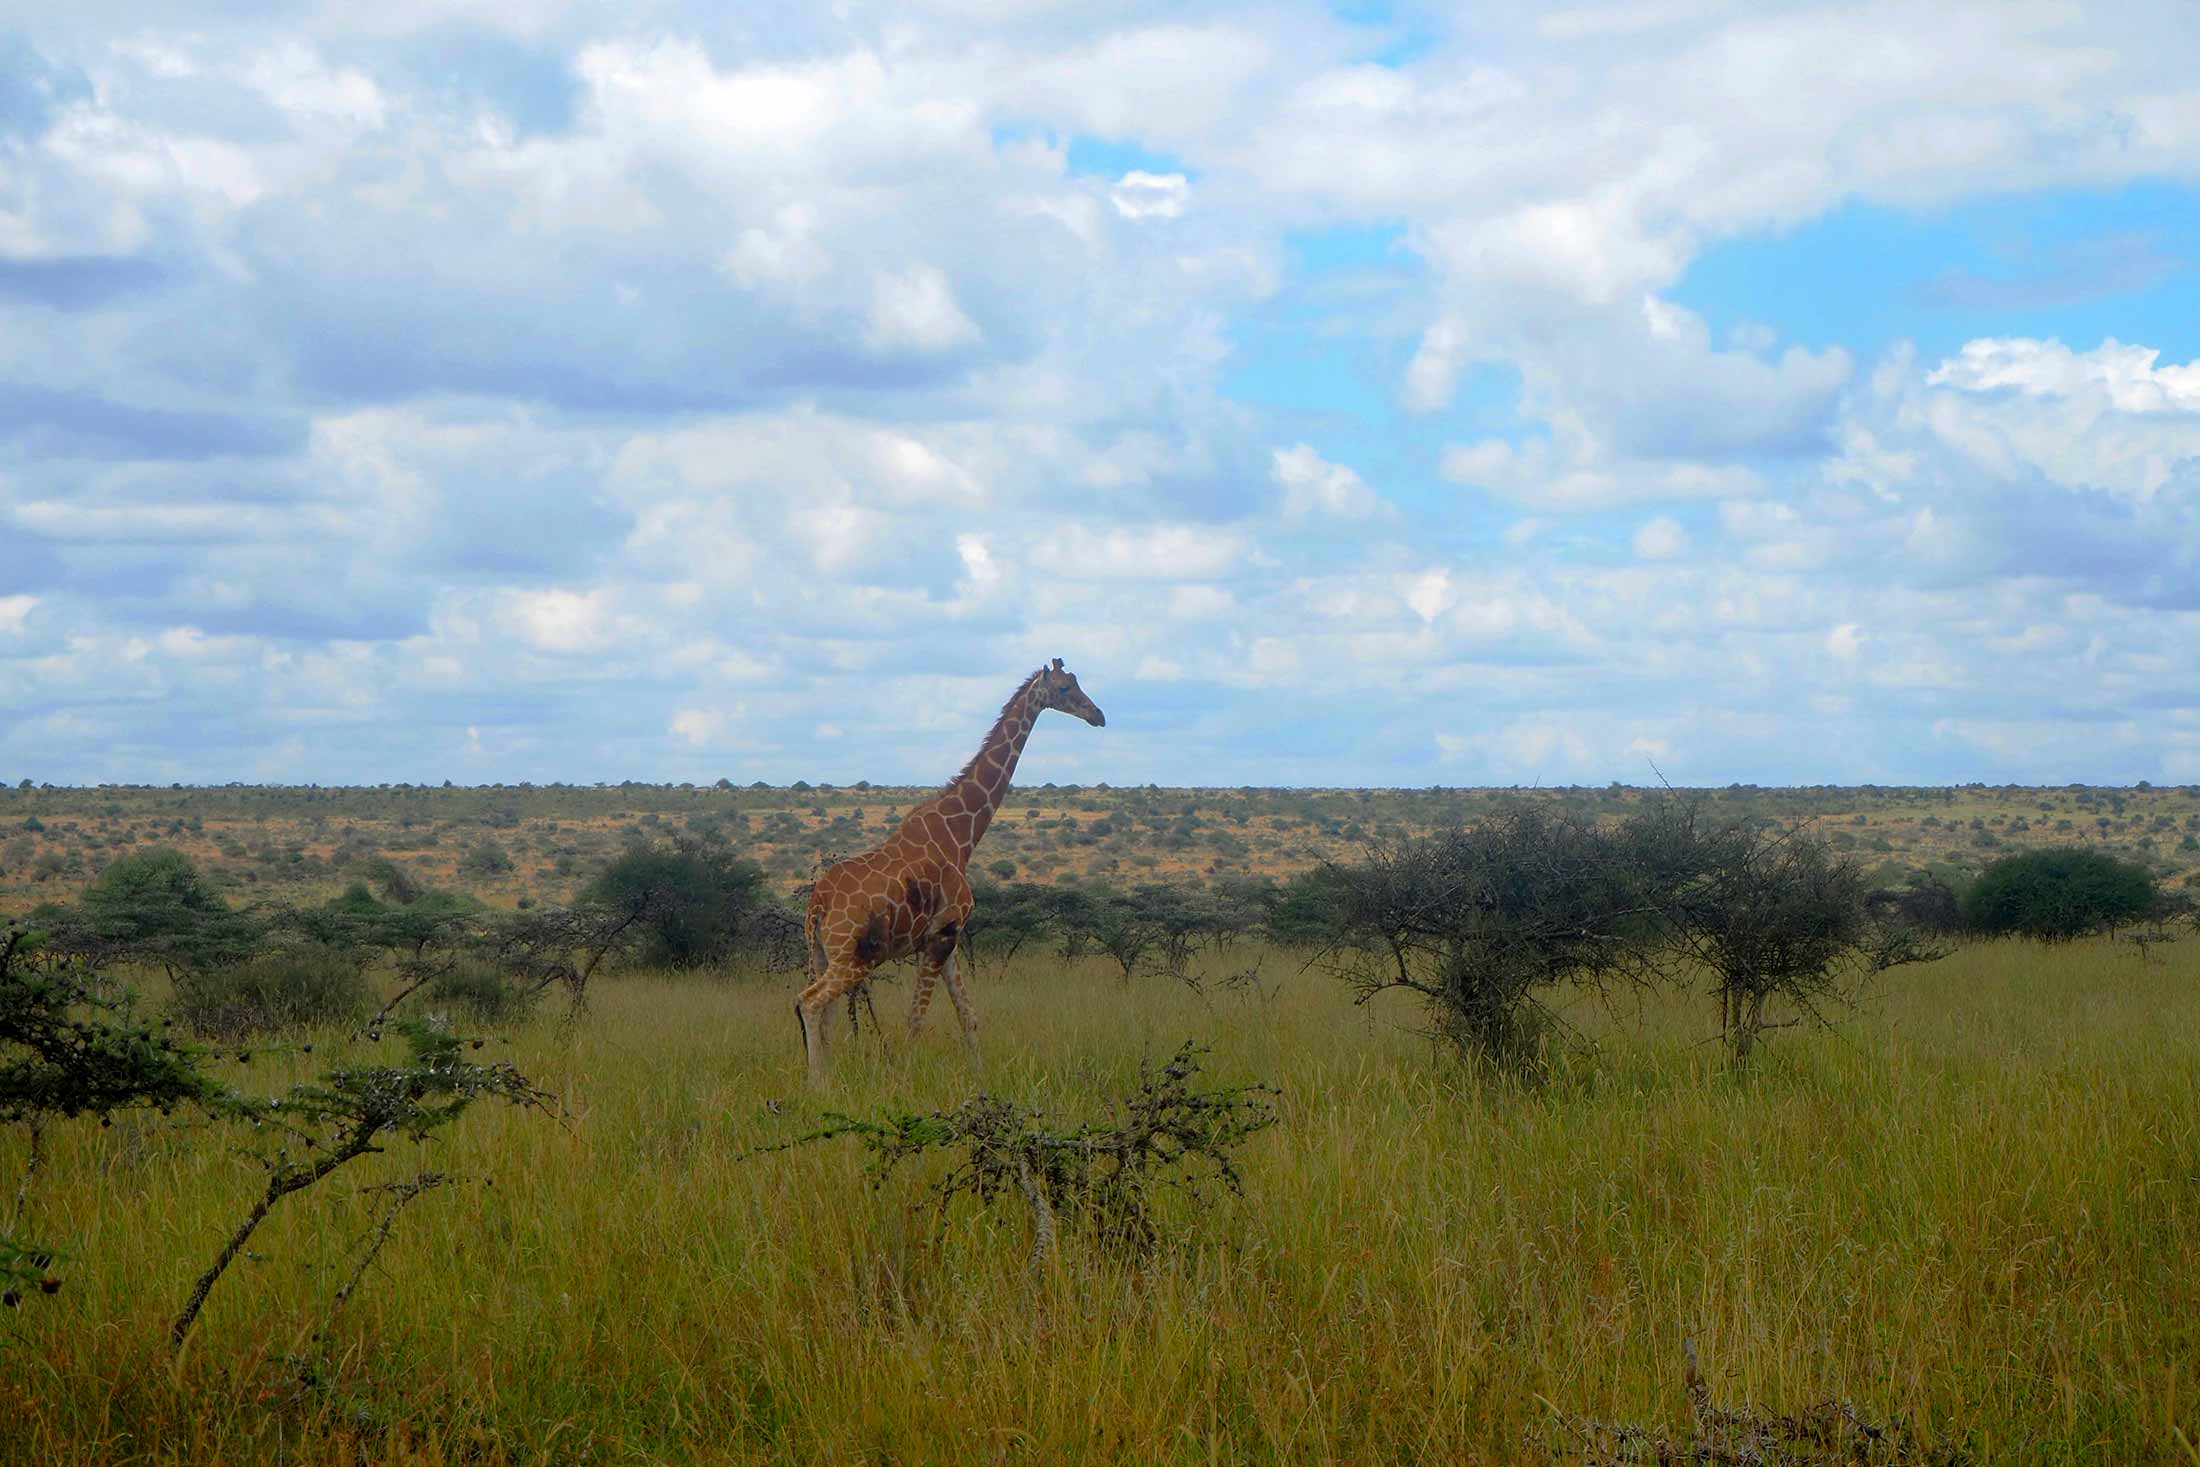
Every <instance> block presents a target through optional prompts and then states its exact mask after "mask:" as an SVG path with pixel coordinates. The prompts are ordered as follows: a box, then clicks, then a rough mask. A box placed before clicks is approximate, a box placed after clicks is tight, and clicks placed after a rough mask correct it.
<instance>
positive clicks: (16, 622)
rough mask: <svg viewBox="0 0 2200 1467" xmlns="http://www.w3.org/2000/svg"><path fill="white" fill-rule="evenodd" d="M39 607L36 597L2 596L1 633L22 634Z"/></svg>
mask: <svg viewBox="0 0 2200 1467" xmlns="http://www.w3.org/2000/svg"><path fill="white" fill-rule="evenodd" d="M37 605H38V598H37V597H36V596H22V595H17V596H0V632H8V633H19V632H21V631H22V630H23V624H24V622H25V621H26V620H27V619H28V618H29V616H30V614H31V611H32V609H33V608H34V607H36V606H37Z"/></svg>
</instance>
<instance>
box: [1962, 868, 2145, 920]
mask: <svg viewBox="0 0 2200 1467" xmlns="http://www.w3.org/2000/svg"><path fill="white" fill-rule="evenodd" d="M2154 902H2155V890H2154V876H2153V874H2152V873H2151V872H2149V871H2148V870H2147V869H2146V868H2145V867H2144V866H2139V865H2135V864H2133V863H2132V862H2129V861H2119V860H2117V859H2116V858H2115V857H2113V856H2104V855H2102V854H2101V853H2100V852H2098V851H2084V850H2074V849H2069V848H2060V849H2053V850H2044V851H2027V852H2025V853H2024V854H2023V855H2021V856H2004V857H2003V858H2002V859H2001V860H1999V861H1996V862H1995V863H1994V864H1993V865H1991V866H1989V867H1987V868H1986V870H1985V872H1984V873H1982V874H1981V875H1980V877H1979V879H1978V882H1977V884H1976V885H1974V886H1973V887H1972V888H1971V891H1970V895H1969V898H1968V899H1967V900H1966V901H1965V903H1964V913H1963V914H1964V917H1965V919H1966V921H1968V922H1969V924H1970V926H1971V929H1972V930H1973V931H1975V932H1983V933H1987V934H1990V935H1994V934H2011V933H2013V934H2016V935H2018V936H2022V937H2036V938H2040V939H2041V940H2043V941H2047V942H2063V941H2067V940H2069V939H2070V938H2073V937H2081V936H2083V935H2085V934H2086V933H2088V932H2099V931H2101V930H2103V929H2105V928H2109V927H2114V926H2117V925H2118V924H2120V923H2124V922H2136V921H2138V920H2139V919H2140V918H2142V917H2144V916H2146V915H2147V914H2148V913H2149V912H2150V911H2151V910H2153V907H2154Z"/></svg>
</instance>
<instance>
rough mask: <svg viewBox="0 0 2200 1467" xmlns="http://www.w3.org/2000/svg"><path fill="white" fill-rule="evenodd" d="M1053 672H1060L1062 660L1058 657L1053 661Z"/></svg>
mask: <svg viewBox="0 0 2200 1467" xmlns="http://www.w3.org/2000/svg"><path fill="white" fill-rule="evenodd" d="M1054 670H1055V671H1056V672H1060V671H1061V670H1062V659H1061V658H1059V657H1057V658H1055V659H1054Z"/></svg>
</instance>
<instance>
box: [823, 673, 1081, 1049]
mask: <svg viewBox="0 0 2200 1467" xmlns="http://www.w3.org/2000/svg"><path fill="white" fill-rule="evenodd" d="M1049 708H1055V709H1059V710H1061V711H1062V712H1064V713H1067V714H1070V715H1072V716H1073V717H1077V718H1082V719H1083V720H1084V721H1085V722H1087V723H1089V724H1091V725H1092V726H1093V727H1094V728H1104V727H1106V725H1107V721H1108V720H1107V718H1106V716H1105V715H1103V714H1102V713H1101V712H1100V709H1099V708H1098V707H1097V706H1096V705H1095V704H1094V703H1093V701H1092V699H1090V698H1088V697H1086V696H1085V694H1084V690H1083V689H1081V688H1079V687H1078V686H1077V675H1076V674H1075V673H1072V672H1067V671H1065V670H1064V669H1063V667H1062V659H1061V658H1059V657H1057V658H1055V659H1054V661H1053V663H1052V664H1050V665H1049V666H1046V667H1042V668H1040V669H1039V670H1038V671H1037V672H1035V673H1033V674H1031V676H1029V677H1027V678H1025V679H1024V680H1023V683H1022V684H1021V685H1020V686H1019V687H1018V688H1017V689H1016V691H1015V692H1014V693H1013V694H1011V695H1010V696H1009V700H1008V702H1007V703H1005V704H1003V705H1002V707H1001V716H1000V717H999V718H997V719H995V720H994V723H993V728H992V730H991V731H990V732H989V733H987V734H986V736H985V742H984V743H983V744H981V745H979V747H978V752H977V753H976V754H973V755H972V756H971V758H970V762H969V763H968V764H965V765H964V766H963V767H962V771H961V772H960V773H958V774H957V775H956V776H955V777H954V778H953V779H951V780H949V781H948V782H947V787H946V788H945V789H943V790H941V791H940V793H939V794H937V795H935V796H934V797H933V798H931V799H929V800H927V801H925V802H924V803H923V804H921V805H919V806H917V807H916V808H915V809H914V810H911V811H910V812H909V813H908V814H906V815H904V816H902V818H901V822H900V823H899V824H898V825H896V826H895V827H894V829H893V832H892V833H891V834H889V835H888V836H887V837H886V839H885V840H884V841H882V842H880V843H879V844H878V845H877V846H875V847H873V848H872V849H871V850H868V851H865V852H864V853H863V854H862V855H860V856H851V857H849V858H848V859H847V860H845V861H842V862H840V863H839V864H838V865H836V866H833V867H831V868H829V869H828V870H827V871H826V872H825V874H824V875H822V876H820V877H819V878H818V879H817V885H816V886H815V887H814V888H812V889H811V892H810V909H809V914H808V917H807V919H806V921H805V924H804V927H805V931H806V932H807V933H808V936H809V945H810V983H809V986H808V987H806V988H804V989H803V990H802V996H801V997H800V998H798V999H796V1000H795V1006H794V1011H795V1017H796V1018H797V1019H798V1020H799V1021H800V1022H801V1025H802V1045H803V1050H804V1052H805V1053H806V1054H807V1056H808V1058H809V1065H810V1080H811V1082H812V1083H813V1084H815V1083H821V1082H822V1081H823V1080H824V1077H825V1024H824V1022H823V1020H824V1014H825V1011H826V1010H827V1009H828V1008H829V1007H831V1005H832V1002H833V1000H834V999H836V998H838V997H840V996H841V995H842V994H844V993H846V992H847V991H848V990H849V989H851V988H853V987H855V986H856V985H857V984H858V983H861V982H862V981H863V980H864V979H865V978H867V977H869V976H870V973H871V970H872V969H874V968H876V967H877V966H878V965H879V964H881V963H888V962H892V961H893V960H894V959H896V958H904V957H909V956H911V955H914V956H915V957H916V958H917V986H916V991H915V993H914V994H912V995H911V998H910V1003H909V1032H910V1034H911V1035H915V1034H916V1032H917V1030H918V1029H919V1028H920V1027H921V1026H922V1025H923V1023H924V1011H925V1008H926V1007H927V1006H928V1005H929V1004H930V1003H931V1002H932V990H933V988H934V987H935V986H936V985H937V984H939V983H940V982H942V981H945V983H946V984H947V993H948V997H950V998H952V999H953V1000H954V1002H955V1013H956V1015H957V1017H959V1018H960V1019H961V1020H962V1029H963V1039H964V1041H965V1042H966V1043H967V1044H968V1045H969V1046H970V1052H971V1055H972V1057H973V1058H975V1057H976V1055H977V1051H978V1019H977V1015H976V1014H974V1013H973V1012H971V1008H970V996H969V994H967V993H966V992H964V990H963V982H962V976H961V974H960V973H958V972H957V971H956V963H955V944H956V942H957V941H958V940H959V939H960V938H961V936H962V930H963V924H964V923H965V922H966V921H967V920H969V917H970V905H971V901H970V882H969V881H968V880H967V879H966V878H965V876H964V872H966V871H967V870H968V869H969V866H970V857H971V854H972V853H973V852H975V851H976V850H977V848H978V842H979V841H980V840H981V839H983V838H984V836H985V832H986V827H987V826H989V825H991V824H992V823H993V812H994V811H996V810H998V809H999V808H1000V804H1001V800H1002V798H1003V797H1004V796H1005V795H1006V794H1007V793H1008V783H1009V780H1010V778H1011V777H1013V776H1014V774H1015V773H1016V761H1017V760H1018V759H1020V758H1022V757H1023V752H1024V741H1025V740H1026V739H1028V738H1030V737H1031V729H1032V725H1034V724H1036V723H1037V722H1038V721H1039V715H1040V714H1042V713H1044V712H1046V711H1047V710H1048V709H1049Z"/></svg>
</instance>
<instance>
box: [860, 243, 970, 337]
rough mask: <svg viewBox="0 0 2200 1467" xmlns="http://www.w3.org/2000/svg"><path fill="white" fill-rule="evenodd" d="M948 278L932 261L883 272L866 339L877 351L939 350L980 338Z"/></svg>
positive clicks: (873, 287) (875, 285)
mask: <svg viewBox="0 0 2200 1467" xmlns="http://www.w3.org/2000/svg"><path fill="white" fill-rule="evenodd" d="M977 337H978V328H977V325H976V323H974V322H973V321H972V320H971V319H970V318H969V317H968V316H966V315H964V314H963V310H962V307H961V306H959V305H957V304H956V302H955V293H954V291H953V289H952V288H950V287H949V285H948V283H947V277H946V276H945V275H944V274H942V273H941V272H940V271H939V270H938V269H937V268H936V267H934V266H931V265H912V266H910V267H909V268H908V269H906V270H891V271H884V272H881V273H880V274H879V275H878V276H876V277H875V278H874V279H873V280H872V282H871V320H870V326H869V328H868V329H867V330H866V331H865V333H864V339H865V340H866V341H868V342H869V343H870V344H871V345H872V346H873V347H874V348H876V349H877V350H879V351H886V352H892V351H914V352H939V351H946V350H947V349H949V348H950V347H955V346H961V345H963V344H964V343H966V342H971V341H975V340H977Z"/></svg>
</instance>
